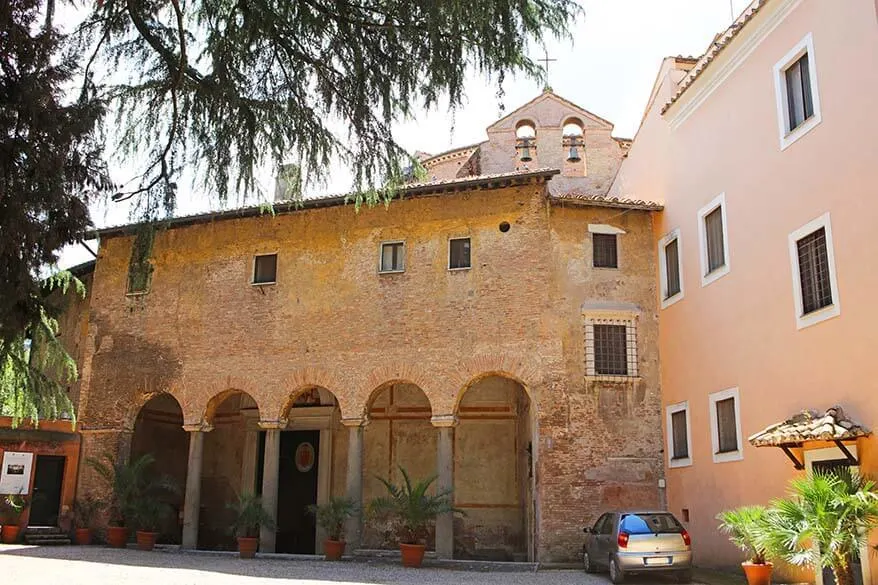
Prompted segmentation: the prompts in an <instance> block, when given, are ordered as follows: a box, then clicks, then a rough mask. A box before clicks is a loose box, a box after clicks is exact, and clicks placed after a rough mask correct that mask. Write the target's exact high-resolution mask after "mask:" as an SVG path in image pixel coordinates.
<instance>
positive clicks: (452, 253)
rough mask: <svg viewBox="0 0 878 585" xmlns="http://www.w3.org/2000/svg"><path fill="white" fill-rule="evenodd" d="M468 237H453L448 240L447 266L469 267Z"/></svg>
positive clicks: (454, 267)
mask: <svg viewBox="0 0 878 585" xmlns="http://www.w3.org/2000/svg"><path fill="white" fill-rule="evenodd" d="M470 262H471V258H470V239H469V238H455V239H453V240H449V242H448V268H450V269H452V270H454V269H459V268H470V267H471V265H470Z"/></svg>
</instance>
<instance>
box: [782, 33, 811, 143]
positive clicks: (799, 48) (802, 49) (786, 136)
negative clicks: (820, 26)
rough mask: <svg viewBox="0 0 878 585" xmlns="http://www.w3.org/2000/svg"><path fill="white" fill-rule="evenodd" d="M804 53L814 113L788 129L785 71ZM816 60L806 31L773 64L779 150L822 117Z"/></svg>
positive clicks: (805, 132)
mask: <svg viewBox="0 0 878 585" xmlns="http://www.w3.org/2000/svg"><path fill="white" fill-rule="evenodd" d="M806 53H807V54H808V77H809V80H810V82H811V102H812V103H813V105H814V114H813V115H812V116H811V117H810V118H808V119H807V120H805V121H804V122H802V123H801V124H800V125H799V126H798V127H797V128H796V129H794V130H792V131H790V130H789V127H790V110H789V107H788V103H787V100H788V95H789V94H788V93H787V80H786V71H787V69H789V68H790V67H791V66H792V65H793V64H794V63H795V62H796V61H798V60H799V59H800V58H801V57H802V56H803V55H805V54H806ZM816 61H817V60H816V59H815V57H814V37H813V36H812V34H811V33H808V34H806V35H805V38H803V39H802V40H801V41H799V42H798V43H796V46H794V47H793V48H792V49H790V51H789V53H787V54H786V55H784V56H783V58H782V59H781V60H780V61H778V62H777V63H775V64H774V68H773V71H774V93H775V100H776V102H777V128H778V134H779V138H780V149H781V151H783V150H786V149H787V148H788V147H789V146H790V145H792V144H793V143H794V142H796V141H797V140H798V139H800V138H801V137H802V136H804V135H805V134H807V133H808V132H810V131H811V130H813V129H814V127H815V126H817V125H818V124H820V122H821V120H822V119H823V118H822V116H821V114H820V91H819V90H818V84H817V63H816Z"/></svg>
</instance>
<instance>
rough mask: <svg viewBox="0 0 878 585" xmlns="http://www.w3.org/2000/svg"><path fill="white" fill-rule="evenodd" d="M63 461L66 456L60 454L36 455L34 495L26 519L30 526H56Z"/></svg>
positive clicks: (62, 478) (59, 504)
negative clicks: (28, 515)
mask: <svg viewBox="0 0 878 585" xmlns="http://www.w3.org/2000/svg"><path fill="white" fill-rule="evenodd" d="M65 461H66V458H65V457H62V456H60V455H37V468H36V471H34V496H33V502H32V503H31V507H30V519H29V520H28V524H30V525H31V526H58V511H59V510H60V508H61V485H62V482H63V481H64V463H65Z"/></svg>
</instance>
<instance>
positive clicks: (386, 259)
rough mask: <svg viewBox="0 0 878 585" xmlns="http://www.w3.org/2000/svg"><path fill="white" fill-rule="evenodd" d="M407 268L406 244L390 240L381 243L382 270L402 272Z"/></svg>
mask: <svg viewBox="0 0 878 585" xmlns="http://www.w3.org/2000/svg"><path fill="white" fill-rule="evenodd" d="M403 270H405V244H404V243H403V242H388V243H386V244H381V268H380V271H381V272H402V271H403Z"/></svg>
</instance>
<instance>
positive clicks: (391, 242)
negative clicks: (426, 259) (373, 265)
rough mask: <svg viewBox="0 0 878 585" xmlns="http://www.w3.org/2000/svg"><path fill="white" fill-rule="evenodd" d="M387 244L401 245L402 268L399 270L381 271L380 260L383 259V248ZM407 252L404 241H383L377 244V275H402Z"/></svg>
mask: <svg viewBox="0 0 878 585" xmlns="http://www.w3.org/2000/svg"><path fill="white" fill-rule="evenodd" d="M387 244H402V268H401V269H399V270H382V267H383V266H382V258H384V246H385V245H387ZM407 252H408V251H407V250H406V245H405V240H384V241H382V242H380V243H379V244H378V274H402V273H403V272H405V268H406V256H407Z"/></svg>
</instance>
